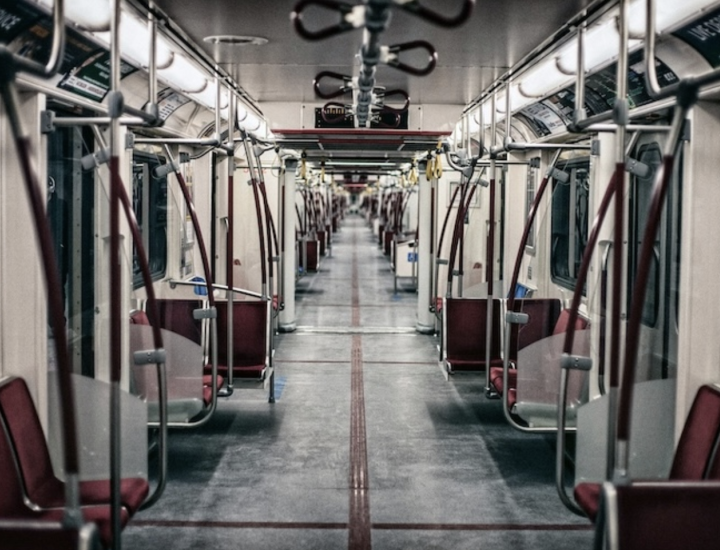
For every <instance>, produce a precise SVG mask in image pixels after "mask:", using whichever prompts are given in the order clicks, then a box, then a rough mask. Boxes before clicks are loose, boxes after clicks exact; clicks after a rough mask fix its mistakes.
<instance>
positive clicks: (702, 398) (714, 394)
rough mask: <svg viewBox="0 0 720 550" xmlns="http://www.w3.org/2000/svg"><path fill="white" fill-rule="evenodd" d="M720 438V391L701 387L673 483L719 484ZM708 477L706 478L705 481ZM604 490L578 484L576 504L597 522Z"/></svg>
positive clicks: (684, 434) (675, 461)
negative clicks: (719, 443)
mask: <svg viewBox="0 0 720 550" xmlns="http://www.w3.org/2000/svg"><path fill="white" fill-rule="evenodd" d="M718 437H720V389H718V387H716V386H701V387H700V388H699V389H698V391H697V393H696V394H695V399H694V400H693V404H692V406H691V407H690V412H689V414H688V416H687V418H686V420H685V425H684V426H683V431H682V434H680V439H679V441H678V445H677V448H676V449H675V456H674V458H673V463H672V466H671V468H670V476H669V479H670V480H676V481H679V480H682V481H699V480H702V479H706V478H707V479H714V480H720V464H718V461H720V457H718V454H717V453H716V452H715V450H716V446H717V444H718ZM706 476H707V477H706ZM600 491H601V486H600V485H599V484H597V483H579V484H578V485H577V486H576V487H575V500H576V501H577V503H578V504H579V505H580V507H581V508H582V509H583V510H584V511H585V513H586V514H587V516H588V517H589V518H590V519H592V520H595V518H596V517H597V512H598V508H599V506H600Z"/></svg>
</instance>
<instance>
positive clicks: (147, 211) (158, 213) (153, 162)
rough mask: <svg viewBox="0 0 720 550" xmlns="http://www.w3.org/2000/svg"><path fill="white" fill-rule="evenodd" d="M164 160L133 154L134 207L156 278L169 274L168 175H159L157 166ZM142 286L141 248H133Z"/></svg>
mask: <svg viewBox="0 0 720 550" xmlns="http://www.w3.org/2000/svg"><path fill="white" fill-rule="evenodd" d="M164 162H165V159H163V158H161V157H157V156H155V155H149V154H147V153H142V152H139V151H135V152H134V153H133V210H134V211H135V217H136V218H137V222H138V225H139V226H140V232H141V233H142V237H143V245H144V246H145V251H146V252H147V255H148V262H149V264H150V273H151V274H152V278H153V280H154V281H156V280H158V279H161V278H162V277H164V276H165V271H166V267H167V212H168V206H167V202H168V193H167V177H166V176H161V177H157V176H156V175H155V168H156V167H157V166H159V165H160V164H163V163H164ZM142 285H143V279H142V273H141V271H140V263H139V261H138V256H137V250H136V249H135V248H134V247H133V286H134V287H135V288H138V287H141V286H142Z"/></svg>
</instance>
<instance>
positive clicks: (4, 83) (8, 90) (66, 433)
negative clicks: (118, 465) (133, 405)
mask: <svg viewBox="0 0 720 550" xmlns="http://www.w3.org/2000/svg"><path fill="white" fill-rule="evenodd" d="M15 61H16V59H15V57H14V56H13V54H12V53H11V52H9V51H8V50H7V49H6V48H4V47H1V48H0V67H2V70H0V95H1V96H2V103H3V104H4V106H5V114H6V116H7V118H8V121H9V123H10V130H11V132H12V137H13V140H14V142H15V149H16V152H17V156H18V161H19V164H20V170H21V173H22V180H23V184H24V185H25V191H26V193H27V196H28V201H29V203H30V208H31V212H32V217H33V222H34V225H35V231H36V234H37V238H38V245H39V246H40V256H41V261H42V266H43V272H44V278H45V287H46V291H47V300H48V309H49V310H50V311H49V317H50V323H51V324H52V328H53V334H54V337H55V338H54V340H55V350H56V351H55V353H56V355H57V367H58V373H59V377H58V394H59V397H60V415H61V422H62V426H63V441H64V445H63V460H64V468H65V472H66V485H65V487H66V488H65V515H64V518H63V521H64V522H66V523H67V525H68V526H79V525H81V523H82V521H83V519H82V514H81V512H80V499H79V496H80V491H79V488H78V480H79V476H78V472H79V455H78V434H77V425H76V423H75V393H74V391H73V387H72V382H71V378H70V375H71V367H70V355H69V352H68V343H67V334H66V332H65V317H64V309H65V308H64V304H63V301H62V294H61V293H60V292H59V291H58V289H60V288H61V287H62V285H61V284H60V275H59V272H58V267H57V263H56V261H55V250H54V246H53V240H52V236H51V233H50V224H49V222H48V219H47V216H46V213H45V203H44V200H43V198H42V193H41V191H40V184H39V182H38V178H37V174H36V172H35V170H34V168H33V166H32V160H31V150H32V147H31V144H30V138H29V137H28V136H27V135H26V134H25V131H24V130H23V126H22V123H21V120H20V114H19V107H18V104H19V102H18V96H17V89H16V88H15V69H16V65H15Z"/></svg>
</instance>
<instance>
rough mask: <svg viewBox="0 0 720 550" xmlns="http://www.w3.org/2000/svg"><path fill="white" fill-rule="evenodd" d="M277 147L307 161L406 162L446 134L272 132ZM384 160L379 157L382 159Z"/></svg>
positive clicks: (342, 130)
mask: <svg viewBox="0 0 720 550" xmlns="http://www.w3.org/2000/svg"><path fill="white" fill-rule="evenodd" d="M273 133H274V134H275V136H277V140H276V142H277V144H278V145H279V146H280V147H283V148H286V149H302V150H304V151H305V153H306V154H307V155H308V156H309V157H323V158H325V159H326V160H328V161H332V160H333V159H337V160H340V159H342V158H343V157H346V156H348V157H349V156H352V157H353V158H363V159H366V158H368V157H370V158H373V159H376V160H377V161H378V162H379V163H380V162H387V163H392V162H403V161H404V162H407V161H409V160H410V159H412V158H414V157H415V156H417V154H418V153H422V152H425V151H428V150H430V149H434V148H435V147H436V146H437V142H438V141H439V140H442V139H444V138H446V137H448V136H450V132H428V131H413V130H356V129H354V128H332V129H318V128H312V129H301V130H273ZM383 153H384V156H379V155H383Z"/></svg>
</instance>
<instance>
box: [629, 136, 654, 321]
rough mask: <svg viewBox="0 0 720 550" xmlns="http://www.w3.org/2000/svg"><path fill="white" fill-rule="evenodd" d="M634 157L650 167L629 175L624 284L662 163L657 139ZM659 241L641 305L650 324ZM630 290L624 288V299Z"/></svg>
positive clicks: (631, 269)
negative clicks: (626, 261) (625, 290)
mask: <svg viewBox="0 0 720 550" xmlns="http://www.w3.org/2000/svg"><path fill="white" fill-rule="evenodd" d="M637 155H638V158H637V160H638V161H639V162H640V163H642V164H644V165H647V166H648V167H649V168H650V170H648V171H647V174H646V175H645V177H641V176H639V175H636V174H633V175H632V177H631V178H630V214H629V215H630V218H629V228H630V229H629V231H630V235H629V247H628V253H629V258H628V277H629V280H628V288H629V289H632V288H633V283H634V281H635V276H636V274H637V265H638V261H639V259H640V249H641V247H642V239H643V236H644V234H645V226H646V225H647V216H648V211H649V209H650V201H651V198H652V188H653V182H654V180H655V174H656V173H657V169H658V167H659V166H660V164H661V163H662V153H661V152H660V146H659V145H658V144H657V143H651V144H647V145H643V146H641V147H640V149H639V150H638V153H637ZM660 254H661V250H660V241H659V240H658V242H657V243H656V246H655V248H654V254H653V260H652V261H653V263H652V266H651V268H650V276H649V278H648V287H647V291H646V295H645V302H644V305H643V314H642V323H643V325H645V326H648V327H654V326H655V324H656V323H657V319H658V314H659V308H660V285H659V280H660ZM631 294H632V292H628V300H630V299H631V296H630V295H631Z"/></svg>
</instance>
